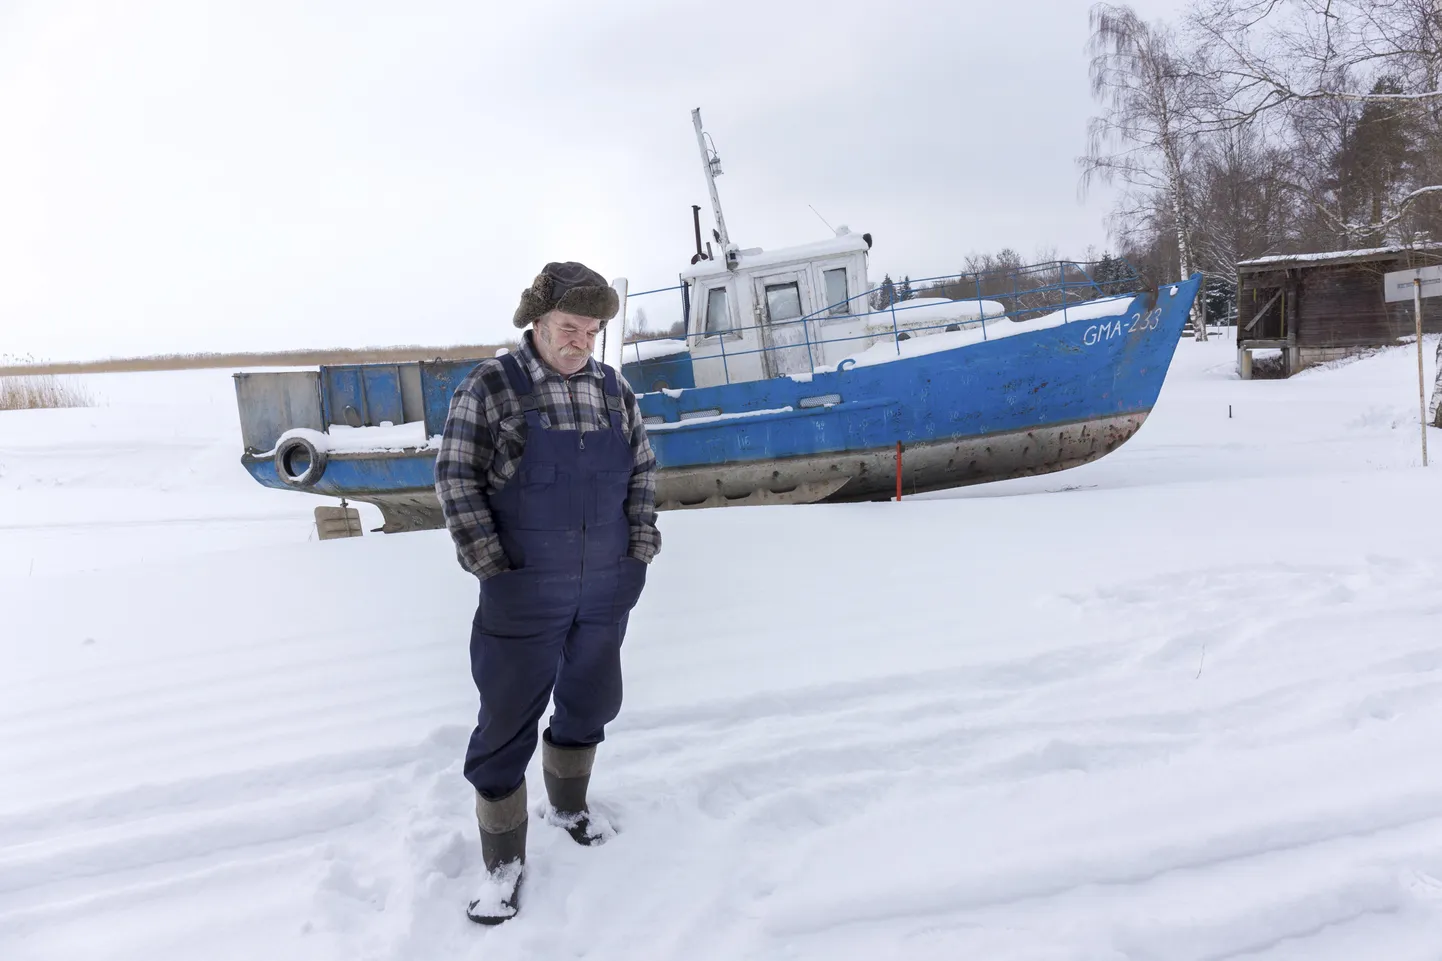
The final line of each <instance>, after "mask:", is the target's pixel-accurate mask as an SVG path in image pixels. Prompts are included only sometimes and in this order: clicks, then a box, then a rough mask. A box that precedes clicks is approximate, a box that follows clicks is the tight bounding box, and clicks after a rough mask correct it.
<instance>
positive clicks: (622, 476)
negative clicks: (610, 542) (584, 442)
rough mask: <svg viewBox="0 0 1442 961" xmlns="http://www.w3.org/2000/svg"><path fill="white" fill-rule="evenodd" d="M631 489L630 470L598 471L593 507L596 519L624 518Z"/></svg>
mask: <svg viewBox="0 0 1442 961" xmlns="http://www.w3.org/2000/svg"><path fill="white" fill-rule="evenodd" d="M630 487H631V472H630V471H628V470H601V471H596V500H595V504H594V505H593V507H594V510H595V511H596V519H597V520H598V521H609V520H614V519H616V518H620V517H624V516H625V513H626V498H627V496H629V494H630Z"/></svg>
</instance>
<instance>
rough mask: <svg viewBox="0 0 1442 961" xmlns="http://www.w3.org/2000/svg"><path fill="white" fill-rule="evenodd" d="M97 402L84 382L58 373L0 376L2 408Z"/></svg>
mask: <svg viewBox="0 0 1442 961" xmlns="http://www.w3.org/2000/svg"><path fill="white" fill-rule="evenodd" d="M94 406H95V398H93V397H92V396H91V395H90V392H89V391H88V390H86V389H85V387H84V386H82V385H80V384H76V383H73V382H71V381H64V380H61V379H60V378H59V377H53V376H40V377H0V410H41V409H46V408H52V407H94Z"/></svg>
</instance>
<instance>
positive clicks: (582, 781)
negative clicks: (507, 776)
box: [541, 730, 605, 847]
mask: <svg viewBox="0 0 1442 961" xmlns="http://www.w3.org/2000/svg"><path fill="white" fill-rule="evenodd" d="M595 760H596V745H594V744H590V745H587V746H585V747H561V746H560V745H557V744H553V743H552V742H551V732H550V731H549V730H547V731H546V732H545V733H544V734H542V736H541V772H542V773H543V774H544V775H545V778H546V799H547V800H548V801H550V802H551V808H552V810H554V811H555V814H556V818H557V820H558V821H559V822H560V824H561V826H562V827H564V828H565V829H566V833H567V834H569V835H570V836H571V839H572V840H574V841H575V842H576V843H577V844H584V845H586V846H587V847H590V846H591V845H593V844H599V843H601V841H603V840H604V839H605V838H604V835H603V834H602V833H601V832H599V831H593V830H592V827H591V812H590V810H589V809H588V808H587V807H586V788H587V787H589V786H590V783H591V765H592V764H593V763H594V762H595Z"/></svg>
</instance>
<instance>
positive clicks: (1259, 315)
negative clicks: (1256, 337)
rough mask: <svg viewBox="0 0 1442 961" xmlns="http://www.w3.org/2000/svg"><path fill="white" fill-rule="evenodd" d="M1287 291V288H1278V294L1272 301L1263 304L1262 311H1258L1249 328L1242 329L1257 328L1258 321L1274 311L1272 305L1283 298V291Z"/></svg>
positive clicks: (1273, 296)
mask: <svg viewBox="0 0 1442 961" xmlns="http://www.w3.org/2000/svg"><path fill="white" fill-rule="evenodd" d="M1285 289H1286V288H1285V287H1278V288H1277V292H1276V293H1275V294H1273V295H1272V299H1271V300H1269V301H1267V302H1266V303H1265V304H1263V305H1262V309H1261V310H1259V311H1257V316H1255V317H1253V318H1252V322H1251V323H1250V324H1248V325H1247V326H1245V327H1243V328H1242V329H1243V330H1251V329H1252V328H1253V327H1255V326H1257V321H1259V320H1261V319H1262V317H1263V315H1264V314H1266V312H1267V311H1269V310H1271V309H1272V305H1273V304H1275V303H1276V302H1277V298H1278V297H1280V296H1282V291H1283V290H1285Z"/></svg>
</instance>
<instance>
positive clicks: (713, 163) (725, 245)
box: [691, 107, 731, 261]
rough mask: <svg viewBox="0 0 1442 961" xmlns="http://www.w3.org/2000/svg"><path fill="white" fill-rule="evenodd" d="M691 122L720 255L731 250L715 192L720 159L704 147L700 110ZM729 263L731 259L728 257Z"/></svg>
mask: <svg viewBox="0 0 1442 961" xmlns="http://www.w3.org/2000/svg"><path fill="white" fill-rule="evenodd" d="M691 122H692V123H693V124H694V125H695V127H696V146H697V147H699V148H700V150H701V169H702V170H703V171H704V172H705V174H706V187H707V189H709V190H710V191H711V213H712V214H713V215H714V216H715V218H716V233H717V235H718V239H719V240H720V242H721V251H722V255H723V256H726V253H727V252H728V251H729V250H730V249H731V237H730V235H729V234H727V233H726V218H725V217H723V216H721V195H720V194H718V193H717V192H716V178H717V177H718V176H719V175H720V174H721V158H720V157H718V156H717V155H716V151H714V150H712V149H710V148H708V147H707V146H706V134H705V132H703V131H702V130H701V108H700V107H697V108H696V109H695V110H692V111H691ZM726 259H727V260H728V261H729V260H730V259H731V258H730V257H729V256H728V257H726Z"/></svg>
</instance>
